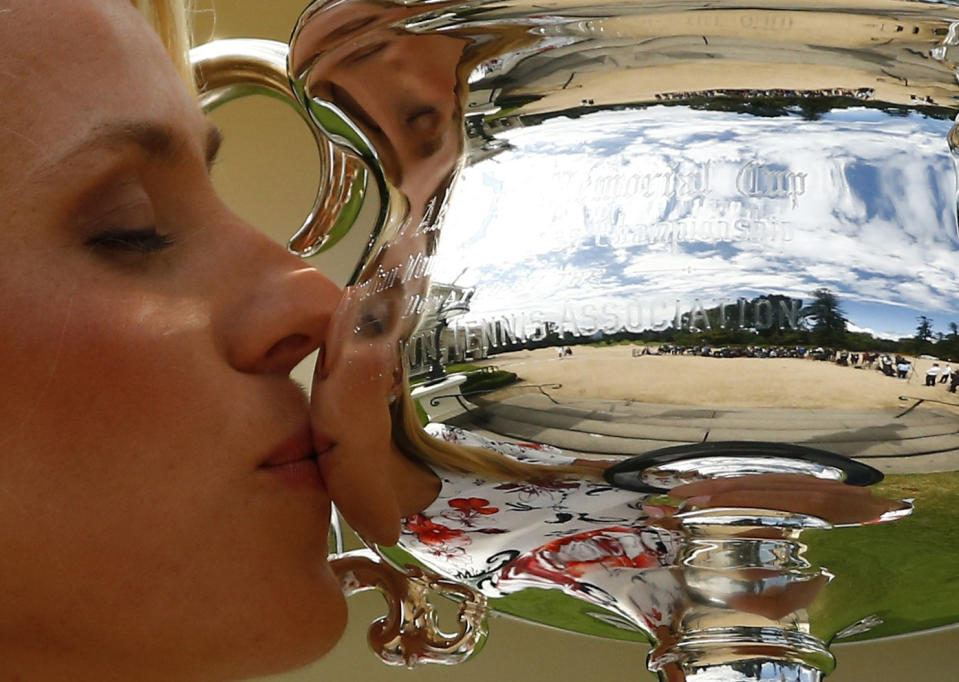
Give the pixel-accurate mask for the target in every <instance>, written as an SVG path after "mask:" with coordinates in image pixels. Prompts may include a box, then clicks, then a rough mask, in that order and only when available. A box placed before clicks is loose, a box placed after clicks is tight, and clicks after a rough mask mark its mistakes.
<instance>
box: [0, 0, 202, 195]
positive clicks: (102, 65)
mask: <svg viewBox="0 0 959 682" xmlns="http://www.w3.org/2000/svg"><path fill="white" fill-rule="evenodd" d="M0 45H2V46H3V49H2V50H0V121H2V124H0V178H2V177H3V175H4V171H5V170H8V169H10V168H11V167H13V168H17V169H18V172H23V171H24V170H25V166H26V167H30V166H34V165H38V164H42V163H43V162H44V161H49V160H50V159H51V158H57V157H58V155H59V154H60V153H62V151H63V150H64V149H69V148H71V147H72V146H73V145H75V144H77V142H78V141H79V140H82V139H83V138H84V137H85V136H86V135H87V134H89V132H90V131H91V130H93V129H95V128H97V127H99V126H103V125H104V124H109V122H110V121H111V120H115V119H130V118H144V117H149V118H156V119H158V120H161V121H166V122H172V121H177V120H179V121H180V122H181V123H183V124H184V125H186V124H187V122H188V121H189V120H190V117H191V116H192V117H196V118H198V117H199V114H198V113H197V112H196V111H195V105H193V104H192V102H191V100H190V97H189V95H188V94H187V92H186V90H185V88H184V87H183V85H182V83H180V81H179V79H178V76H177V74H176V70H175V69H174V68H173V66H172V64H171V63H170V60H169V57H168V56H167V54H166V52H165V50H164V48H163V46H162V44H161V43H160V41H159V38H158V37H157V36H156V35H155V34H154V32H153V31H152V30H151V29H150V28H149V26H147V24H146V23H145V22H144V21H143V20H142V18H141V17H140V15H139V13H138V12H137V11H136V10H135V9H134V8H133V7H132V6H131V5H130V2H129V0H44V1H43V2H37V1H36V0H4V1H3V2H2V3H0Z"/></svg>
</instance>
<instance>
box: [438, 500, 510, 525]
mask: <svg viewBox="0 0 959 682" xmlns="http://www.w3.org/2000/svg"><path fill="white" fill-rule="evenodd" d="M446 504H447V505H448V506H449V507H452V509H447V510H445V511H443V512H442V513H441V514H440V516H442V517H443V518H444V519H446V520H447V521H452V522H454V523H457V524H460V525H462V526H465V527H466V528H473V527H475V526H476V522H477V521H478V520H479V519H481V518H482V517H484V516H490V515H492V514H498V513H499V507H493V506H491V505H490V503H489V500H487V499H485V498H482V497H456V498H453V499H452V500H449V501H448V502H447V503H446Z"/></svg>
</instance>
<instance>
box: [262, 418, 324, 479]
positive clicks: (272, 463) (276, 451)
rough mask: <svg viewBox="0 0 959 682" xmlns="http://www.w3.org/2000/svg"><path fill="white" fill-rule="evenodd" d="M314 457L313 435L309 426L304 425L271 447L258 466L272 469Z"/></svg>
mask: <svg viewBox="0 0 959 682" xmlns="http://www.w3.org/2000/svg"><path fill="white" fill-rule="evenodd" d="M315 458H316V456H315V453H314V452H313V435H312V434H311V433H310V428H309V427H306V428H304V429H302V430H301V431H300V432H298V433H297V434H295V435H293V436H291V437H290V438H287V439H286V440H285V441H283V442H282V443H280V444H279V445H277V446H276V447H275V448H273V449H272V450H271V451H270V454H269V455H268V456H267V458H266V459H265V460H264V461H263V463H262V464H260V468H261V469H272V468H276V467H281V466H286V465H288V464H292V463H293V462H300V461H303V460H306V459H315Z"/></svg>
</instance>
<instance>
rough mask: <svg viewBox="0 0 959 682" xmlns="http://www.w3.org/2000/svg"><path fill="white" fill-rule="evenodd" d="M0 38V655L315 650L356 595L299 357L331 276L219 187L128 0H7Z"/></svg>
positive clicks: (98, 660)
mask: <svg viewBox="0 0 959 682" xmlns="http://www.w3.org/2000/svg"><path fill="white" fill-rule="evenodd" d="M0 45H2V46H3V50H2V51H0V206H2V207H3V210H2V213H0V254H2V257H3V261H2V264H0V377H2V387H3V390H2V397H0V548H2V549H0V660H2V661H3V666H2V667H3V672H4V673H6V674H12V675H13V677H14V678H16V677H17V675H18V674H19V675H20V676H21V678H23V679H38V676H37V674H36V672H35V669H36V666H37V665H40V664H41V663H42V665H43V666H46V674H47V677H45V678H44V679H86V677H84V673H85V672H87V671H89V675H87V676H88V677H90V678H94V679H99V680H107V679H140V680H148V679H153V678H152V677H151V675H154V676H155V677H156V678H157V679H163V680H172V679H177V677H185V678H188V679H213V678H223V677H231V676H232V677H241V676H251V675H255V674H261V673H264V672H267V671H272V670H276V669H282V668H289V667H293V666H295V665H298V664H302V663H306V662H308V661H310V660H313V659H315V658H317V657H319V656H320V655H322V654H323V653H324V652H325V651H326V650H327V649H329V648H330V647H331V646H332V645H333V643H334V642H335V641H336V640H337V638H338V637H339V635H340V633H341V631H342V628H343V626H344V621H345V605H344V602H343V599H342V596H341V593H340V589H339V587H338V585H337V583H336V581H335V580H334V578H333V575H332V573H331V572H330V569H329V566H328V564H327V562H326V550H327V530H328V515H329V498H328V496H327V492H326V489H325V486H324V483H323V480H322V478H321V476H320V475H319V473H318V468H317V466H316V462H315V460H313V459H310V454H311V451H310V447H311V446H310V441H311V435H310V431H309V421H308V411H307V405H306V399H305V397H304V395H303V393H302V391H301V390H300V388H298V387H297V386H296V385H295V384H294V383H293V382H292V381H291V380H290V378H289V371H290V370H291V369H292V367H293V366H294V365H295V364H296V363H297V362H298V361H299V360H301V359H302V358H303V357H304V356H305V355H306V354H307V353H309V352H310V351H312V350H313V349H315V348H316V347H317V346H318V345H320V344H321V343H323V342H324V340H325V336H326V333H327V332H326V330H327V326H328V324H329V322H330V318H331V314H332V311H333V309H334V307H335V305H336V302H337V299H338V296H339V292H338V291H337V290H336V288H335V287H334V286H333V285H332V284H331V283H330V282H329V281H328V280H326V279H325V278H324V277H322V276H321V275H319V274H318V273H317V272H316V271H314V270H312V269H311V268H308V267H305V266H304V265H303V264H301V262H300V261H299V260H297V259H296V258H294V257H293V256H291V255H289V254H287V253H286V252H285V250H283V249H282V248H281V247H279V246H277V245H275V244H273V243H272V242H271V241H269V240H267V239H266V238H265V237H262V236H261V235H260V234H259V233H258V232H257V231H256V230H254V229H253V228H252V227H250V226H249V225H247V224H245V223H243V222H242V221H241V220H239V219H238V218H237V217H236V216H234V215H233V214H231V213H230V212H229V210H228V209H226V208H225V207H224V206H223V205H222V204H221V203H220V201H219V199H218V198H217V196H216V195H215V193H214V191H213V189H212V187H211V184H210V180H209V176H208V161H209V156H210V155H211V153H212V152H213V151H215V150H214V147H215V145H216V141H217V139H216V134H215V133H214V132H211V129H210V125H209V123H208V122H207V121H206V120H205V119H204V118H203V116H202V115H201V113H200V112H199V111H198V109H197V107H196V105H195V104H194V102H193V101H192V98H191V97H190V95H189V94H188V93H187V92H186V91H185V89H184V87H183V85H182V84H181V83H180V82H179V80H178V77H177V75H176V73H175V71H174V69H173V67H172V65H170V64H169V61H168V58H167V56H166V54H165V52H164V50H163V48H162V46H161V45H160V43H159V41H158V39H157V38H156V37H155V35H153V34H152V32H151V31H150V30H149V28H148V27H147V26H146V25H145V24H144V23H143V22H142V21H141V20H140V18H139V16H138V15H137V14H136V12H135V11H134V10H132V9H131V7H130V6H129V2H128V1H127V0H96V1H94V0H47V1H46V2H42V3H39V2H35V1H34V0H6V1H5V2H3V3H2V5H0ZM101 664H102V666H103V668H102V669H98V665H101ZM58 665H59V666H62V668H63V670H62V671H61V674H55V673H56V671H55V670H54V668H56V666H58Z"/></svg>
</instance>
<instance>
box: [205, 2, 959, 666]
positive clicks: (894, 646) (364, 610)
mask: <svg viewBox="0 0 959 682" xmlns="http://www.w3.org/2000/svg"><path fill="white" fill-rule="evenodd" d="M304 4H305V2H304V0H268V1H267V0H200V2H199V3H198V7H197V12H198V13H197V16H196V21H197V33H198V36H199V38H200V39H201V40H207V39H210V38H211V37H241V36H242V37H261V38H272V39H278V40H283V41H285V40H286V39H287V37H288V35H289V32H290V29H291V28H292V26H293V22H294V21H295V19H296V17H297V15H298V14H299V12H300V10H301V9H302V7H303V6H304ZM214 7H215V13H214ZM215 119H216V121H217V123H218V124H219V125H220V126H221V127H223V128H224V130H225V133H226V144H225V145H224V150H223V154H222V157H221V161H220V163H219V164H218V166H217V169H216V171H215V177H216V181H217V183H218V185H219V187H220V188H221V190H222V191H223V192H224V194H225V195H226V197H227V200H228V202H229V203H230V204H231V205H232V206H233V207H234V209H235V210H237V211H238V212H239V213H240V214H241V215H243V216H244V217H246V218H248V219H250V220H252V221H253V222H254V223H255V224H257V225H260V226H262V227H263V228H264V229H267V230H270V231H271V232H276V233H288V232H290V231H291V230H292V229H293V228H294V227H295V226H296V225H298V224H299V222H300V220H301V218H302V216H303V215H304V214H305V212H306V210H307V209H308V208H309V206H310V204H311V203H312V198H313V193H314V187H315V171H314V166H313V161H314V158H315V152H314V151H313V144H312V140H311V138H310V136H309V134H308V133H307V132H306V130H305V128H304V126H303V124H302V123H301V122H300V120H299V119H298V118H297V117H296V115H295V114H293V113H292V112H290V111H287V110H286V109H285V108H284V107H283V105H281V104H279V103H277V102H274V101H272V100H266V99H262V98H260V99H258V100H248V101H241V102H236V103H232V104H230V105H227V106H226V107H224V108H223V109H221V110H219V111H218V112H217V113H216V115H215ZM350 608H351V612H350V616H351V623H350V626H349V629H348V630H347V632H346V635H345V637H344V639H343V641H342V643H341V644H340V645H339V646H338V647H337V649H336V650H335V651H334V652H333V653H332V654H331V655H329V656H328V657H327V658H325V659H324V660H323V661H321V662H318V663H316V664H315V665H313V666H310V667H309V668H307V669H304V670H302V671H298V672H294V673H290V674H288V675H283V676H278V677H273V678H269V682H306V681H308V680H309V681H312V680H372V681H383V682H387V681H400V680H410V681H414V682H433V681H441V680H456V681H457V682H468V681H470V680H476V681H479V680H514V679H515V680H527V681H530V682H540V681H545V680H551V681H556V682H564V681H572V680H582V679H591V680H592V679H600V680H612V679H617V680H645V679H649V680H652V679H653V678H652V676H650V675H649V674H648V673H646V672H645V656H646V649H645V647H642V646H637V645H635V644H625V643H619V642H612V641H605V640H598V639H591V638H586V637H582V636H578V635H570V634H566V633H563V632H558V631H552V630H548V629H545V628H540V627H533V626H529V625H525V624H522V623H517V622H514V621H510V620H507V619H502V618H497V619H494V620H493V621H492V622H491V627H490V630H491V634H490V638H489V641H488V643H487V646H486V648H485V650H484V651H483V652H482V654H481V655H480V656H478V657H477V659H476V660H474V661H471V662H470V663H467V664H465V665H463V666H457V667H452V668H446V667H432V668H426V669H420V670H417V671H413V672H409V671H406V670H403V669H394V668H388V667H386V666H384V665H383V664H381V663H380V662H379V660H378V659H376V658H375V657H374V656H373V655H372V654H371V653H370V652H369V651H368V649H367V647H366V643H365V631H366V624H367V623H369V622H370V621H371V620H373V619H374V618H376V617H378V616H379V615H382V614H383V613H384V607H383V605H382V600H381V599H380V598H379V597H378V596H377V595H375V594H364V595H358V596H356V597H353V598H352V599H351V601H350ZM834 651H835V653H836V654H837V656H838V660H839V667H838V669H837V671H836V673H835V674H833V675H832V676H830V678H829V679H830V681H831V682H851V681H864V680H870V681H871V680H880V681H883V682H885V681H887V680H897V681H899V680H901V681H904V682H905V681H908V682H913V681H918V680H922V681H923V682H953V681H954V680H955V679H957V677H956V672H955V671H956V670H959V630H957V629H952V630H951V631H947V632H940V633H935V634H927V635H923V636H919V637H910V638H903V639H898V640H892V641H884V642H879V643H872V644H860V645H845V646H838V647H835V648H834ZM261 682H266V680H263V681H261Z"/></svg>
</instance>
